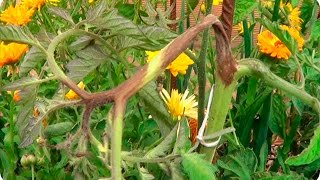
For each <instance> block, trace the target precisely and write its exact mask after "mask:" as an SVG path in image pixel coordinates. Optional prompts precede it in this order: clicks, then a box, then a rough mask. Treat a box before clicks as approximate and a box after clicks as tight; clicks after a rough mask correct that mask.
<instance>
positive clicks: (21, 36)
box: [0, 26, 39, 45]
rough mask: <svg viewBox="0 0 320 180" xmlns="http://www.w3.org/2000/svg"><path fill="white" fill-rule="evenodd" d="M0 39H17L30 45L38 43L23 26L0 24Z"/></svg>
mask: <svg viewBox="0 0 320 180" xmlns="http://www.w3.org/2000/svg"><path fill="white" fill-rule="evenodd" d="M0 40H2V41H17V42H22V43H26V44H31V45H35V44H36V45H38V44H39V43H38V41H37V40H36V39H35V38H34V37H33V35H32V33H31V32H30V31H29V29H28V28H27V27H25V26H0Z"/></svg>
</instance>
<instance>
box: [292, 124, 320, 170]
mask: <svg viewBox="0 0 320 180" xmlns="http://www.w3.org/2000/svg"><path fill="white" fill-rule="evenodd" d="M319 152H320V128H319V127H318V128H317V129H316V130H315V132H314V135H313V137H312V138H311V140H310V144H309V146H308V147H307V148H306V149H305V150H303V151H302V152H301V153H300V154H299V155H297V156H293V157H289V158H288V159H287V160H286V164H288V165H290V166H300V165H304V164H310V163H312V162H313V161H315V160H317V159H319V158H320V153H319Z"/></svg>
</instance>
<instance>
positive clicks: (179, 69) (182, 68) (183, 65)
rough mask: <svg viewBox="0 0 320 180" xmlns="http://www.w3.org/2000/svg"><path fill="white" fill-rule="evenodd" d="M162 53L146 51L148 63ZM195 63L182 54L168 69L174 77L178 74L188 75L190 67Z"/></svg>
mask: <svg viewBox="0 0 320 180" xmlns="http://www.w3.org/2000/svg"><path fill="white" fill-rule="evenodd" d="M159 52H160V51H146V54H147V55H148V58H147V62H148V63H149V62H150V61H152V59H153V58H154V57H155V56H156V55H158V54H159ZM193 63H194V62H193V61H192V60H191V59H190V58H189V56H188V55H186V54H185V53H181V54H180V55H179V56H178V57H177V58H176V59H175V60H174V61H172V62H171V63H170V64H169V66H168V67H167V68H166V69H169V70H170V72H171V74H172V75H173V76H175V77H176V76H177V75H178V74H182V75H184V74H186V72H187V69H188V67H189V65H192V64H193Z"/></svg>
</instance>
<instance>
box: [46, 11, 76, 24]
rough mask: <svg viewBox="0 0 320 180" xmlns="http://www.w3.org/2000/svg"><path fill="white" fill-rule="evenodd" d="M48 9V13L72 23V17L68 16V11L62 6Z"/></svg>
mask: <svg viewBox="0 0 320 180" xmlns="http://www.w3.org/2000/svg"><path fill="white" fill-rule="evenodd" d="M48 11H49V12H50V13H52V14H54V15H56V16H59V17H61V18H62V19H64V20H66V21H68V22H69V23H71V24H72V25H74V22H73V19H72V17H71V16H70V13H69V12H68V11H67V10H66V9H63V8H60V7H50V8H49V9H48Z"/></svg>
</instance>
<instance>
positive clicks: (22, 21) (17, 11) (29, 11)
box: [0, 0, 60, 26]
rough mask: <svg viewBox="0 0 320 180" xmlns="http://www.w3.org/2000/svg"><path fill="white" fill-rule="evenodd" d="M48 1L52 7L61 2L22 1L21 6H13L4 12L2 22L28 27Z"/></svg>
mask: <svg viewBox="0 0 320 180" xmlns="http://www.w3.org/2000/svg"><path fill="white" fill-rule="evenodd" d="M47 1H48V2H49V3H50V4H52V5H57V4H58V3H59V2H60V0H22V2H21V3H20V4H18V5H15V6H13V5H11V6H9V7H8V8H7V9H6V10H4V11H3V12H2V13H1V15H0V21H2V22H4V23H6V24H12V25H16V26H23V25H27V24H28V23H29V22H30V21H31V19H32V17H33V15H34V13H35V11H36V10H40V8H41V7H42V6H43V5H44V4H45V3H46V2H47Z"/></svg>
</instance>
